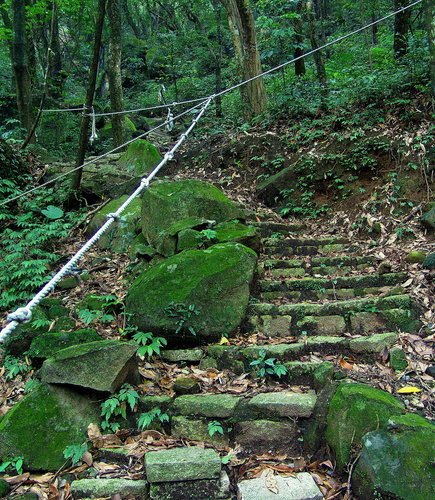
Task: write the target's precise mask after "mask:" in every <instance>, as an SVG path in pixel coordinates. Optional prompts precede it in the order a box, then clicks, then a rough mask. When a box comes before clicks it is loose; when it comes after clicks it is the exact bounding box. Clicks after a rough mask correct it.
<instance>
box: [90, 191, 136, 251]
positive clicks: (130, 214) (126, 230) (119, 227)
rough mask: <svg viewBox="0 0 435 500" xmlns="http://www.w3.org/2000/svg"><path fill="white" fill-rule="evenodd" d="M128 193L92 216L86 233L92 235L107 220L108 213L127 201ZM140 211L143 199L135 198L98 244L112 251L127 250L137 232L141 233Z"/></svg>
mask: <svg viewBox="0 0 435 500" xmlns="http://www.w3.org/2000/svg"><path fill="white" fill-rule="evenodd" d="M127 198H128V195H124V196H121V197H120V198H116V199H115V200H112V201H110V202H109V203H108V204H107V205H105V206H104V207H103V208H102V209H101V210H99V211H98V212H97V213H96V214H95V215H94V217H93V218H92V220H91V222H90V223H89V226H88V227H87V229H86V233H87V234H88V235H89V236H91V235H93V234H95V233H96V232H97V230H98V229H100V227H101V226H102V225H103V224H104V223H105V222H106V220H107V215H108V214H110V213H113V212H116V210H118V208H119V207H120V206H121V205H122V204H123V203H124V202H125V201H126V199H127ZM140 213H141V201H140V200H139V199H136V200H133V201H132V203H131V204H130V205H129V206H128V207H127V208H126V209H125V211H124V212H123V214H122V216H121V218H120V220H118V221H115V222H114V223H113V224H112V226H111V227H110V228H109V229H108V231H106V232H105V233H104V234H103V236H102V237H101V238H100V240H99V241H98V243H97V244H98V246H99V247H100V248H103V249H110V250H111V251H112V252H117V253H122V252H126V251H127V250H128V248H129V246H130V245H131V244H132V243H133V241H134V239H135V238H136V236H137V234H138V233H140Z"/></svg>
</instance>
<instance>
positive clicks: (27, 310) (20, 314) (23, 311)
mask: <svg viewBox="0 0 435 500" xmlns="http://www.w3.org/2000/svg"><path fill="white" fill-rule="evenodd" d="M213 99H214V96H210V97H209V98H208V99H207V101H206V102H205V103H204V104H203V105H202V108H201V110H200V112H199V113H198V115H197V116H196V117H195V118H194V119H193V121H192V123H191V124H190V126H189V128H188V129H187V130H186V132H184V133H183V134H181V136H180V138H179V139H178V141H177V142H176V143H175V145H174V146H173V147H172V149H171V150H169V151H168V152H167V153H166V154H165V155H164V157H163V160H162V161H161V162H160V163H159V164H158V165H157V166H156V167H155V168H154V169H153V170H152V172H151V173H150V174H149V175H148V176H147V177H143V178H142V179H141V181H140V183H139V186H138V187H137V188H136V190H135V191H134V192H133V193H132V194H131V195H130V196H129V197H128V198H127V200H125V202H124V203H123V204H122V205H121V206H120V207H119V208H118V210H117V211H116V212H114V213H111V214H108V215H107V220H106V222H105V223H104V224H103V225H102V226H101V227H100V229H99V230H98V231H97V232H96V233H95V234H94V235H93V236H92V238H90V239H89V240H88V241H87V242H86V243H85V244H84V245H83V246H82V247H81V248H80V250H78V251H77V252H76V253H75V254H74V255H73V256H72V257H71V259H70V260H69V261H68V262H67V263H66V264H65V265H64V266H63V267H62V268H61V269H60V270H59V271H58V272H57V273H56V274H55V275H54V276H53V277H52V278H51V280H50V281H49V282H48V283H47V284H46V285H45V286H44V287H43V288H42V289H41V290H40V291H39V292H38V293H37V294H36V295H35V296H34V297H33V299H32V300H31V301H30V302H28V303H27V305H26V306H24V307H20V308H19V309H17V310H16V311H15V312H13V313H11V314H9V315H8V317H7V322H8V324H7V325H6V326H5V327H4V328H3V329H2V330H1V332H0V343H3V342H4V341H5V339H6V337H7V336H8V335H9V334H10V333H12V332H13V331H14V330H15V328H17V326H19V325H20V324H21V323H27V322H29V321H30V320H31V318H32V310H33V309H34V308H35V307H36V306H37V305H38V304H39V303H40V302H41V301H42V300H43V299H44V298H45V297H46V296H47V295H48V294H49V293H51V292H52V291H53V290H54V288H55V287H56V285H57V284H58V283H59V281H60V280H61V279H62V278H63V277H64V276H66V275H67V274H69V273H70V272H71V270H72V269H74V268H75V265H76V263H77V262H78V261H79V260H80V259H81V258H82V257H83V256H84V255H85V254H86V253H87V252H88V250H89V249H90V248H91V247H92V246H93V245H94V244H95V243H96V242H97V241H98V240H99V239H100V238H101V236H103V234H104V233H105V232H106V231H107V230H108V229H109V228H110V226H111V225H112V224H113V223H114V222H116V221H118V220H119V218H120V216H121V214H122V213H123V212H124V211H125V209H126V208H127V207H128V206H129V205H130V203H131V202H132V201H133V200H134V199H135V198H136V197H137V196H139V195H140V194H141V193H142V191H144V190H145V189H147V188H148V187H149V185H150V182H151V180H152V179H154V177H155V176H156V175H157V174H158V173H159V171H160V170H161V169H162V168H163V167H164V166H165V165H166V163H168V161H170V160H172V159H173V157H174V154H175V152H176V151H177V150H178V148H179V147H180V146H181V145H182V144H183V142H184V141H185V140H186V139H187V137H188V136H189V134H190V133H191V132H192V130H193V129H194V128H195V126H196V124H197V123H198V121H199V120H200V119H201V117H202V115H203V114H204V113H205V111H206V110H207V108H208V107H209V106H210V103H211V102H212V100H213Z"/></svg>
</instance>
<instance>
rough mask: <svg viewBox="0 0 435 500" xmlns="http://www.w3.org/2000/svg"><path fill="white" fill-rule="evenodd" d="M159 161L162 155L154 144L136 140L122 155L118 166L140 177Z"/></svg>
mask: <svg viewBox="0 0 435 500" xmlns="http://www.w3.org/2000/svg"><path fill="white" fill-rule="evenodd" d="M161 161H162V155H161V154H160V151H159V150H158V148H157V147H156V146H154V144H151V142H148V141H146V140H145V139H137V140H136V141H135V142H132V143H131V144H130V145H129V146H128V148H127V150H126V151H125V152H124V153H122V155H121V157H120V158H119V160H118V165H119V166H120V167H122V168H123V169H124V170H126V171H127V172H132V173H134V174H136V175H140V176H142V175H144V174H147V173H149V172H150V171H151V170H152V169H153V168H154V167H155V166H156V165H157V164H158V163H160V162H161Z"/></svg>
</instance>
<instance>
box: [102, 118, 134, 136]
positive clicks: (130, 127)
mask: <svg viewBox="0 0 435 500" xmlns="http://www.w3.org/2000/svg"><path fill="white" fill-rule="evenodd" d="M135 132H136V126H135V124H134V123H133V122H132V121H131V120H130V118H128V116H124V139H125V140H128V139H131V137H132V136H133V134H134V133H135ZM98 135H99V136H100V139H103V140H104V139H110V138H111V137H112V121H111V120H108V121H107V122H106V124H105V125H104V127H103V128H102V129H101V130H99V132H98Z"/></svg>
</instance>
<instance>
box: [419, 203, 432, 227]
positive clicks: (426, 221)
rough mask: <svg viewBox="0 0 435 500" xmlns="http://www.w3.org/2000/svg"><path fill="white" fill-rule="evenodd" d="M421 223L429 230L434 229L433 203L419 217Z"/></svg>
mask: <svg viewBox="0 0 435 500" xmlns="http://www.w3.org/2000/svg"><path fill="white" fill-rule="evenodd" d="M421 223H422V224H423V226H424V227H425V228H426V229H428V230H429V231H434V230H435V203H432V204H431V205H430V206H429V207H428V209H427V211H426V212H424V213H423V215H422V217H421Z"/></svg>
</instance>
